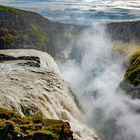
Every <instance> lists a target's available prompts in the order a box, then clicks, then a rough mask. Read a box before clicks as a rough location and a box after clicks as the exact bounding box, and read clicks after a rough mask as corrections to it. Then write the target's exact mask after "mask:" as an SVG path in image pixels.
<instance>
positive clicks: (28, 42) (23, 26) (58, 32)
mask: <svg viewBox="0 0 140 140" xmlns="http://www.w3.org/2000/svg"><path fill="white" fill-rule="evenodd" d="M87 28H88V26H76V25H67V24H61V23H56V22H51V21H49V20H48V19H47V18H44V17H43V16H41V15H39V14H37V13H34V12H29V11H24V10H19V9H16V8H12V7H7V6H2V5H1V6H0V44H1V45H0V49H29V48H30V49H36V50H40V51H45V52H48V53H49V54H51V55H52V56H53V57H54V58H56V59H58V58H59V57H61V58H64V57H63V53H62V52H63V51H64V50H65V49H67V48H65V46H66V44H70V46H72V47H76V39H77V37H78V35H79V33H81V32H82V31H83V30H85V29H87ZM106 30H107V32H108V33H109V35H110V37H111V38H112V40H119V41H120V40H121V41H125V42H128V41H130V42H131V41H133V42H140V21H128V22H113V23H108V24H106ZM67 46H68V45H67ZM74 51H75V50H74ZM74 51H73V52H74Z"/></svg>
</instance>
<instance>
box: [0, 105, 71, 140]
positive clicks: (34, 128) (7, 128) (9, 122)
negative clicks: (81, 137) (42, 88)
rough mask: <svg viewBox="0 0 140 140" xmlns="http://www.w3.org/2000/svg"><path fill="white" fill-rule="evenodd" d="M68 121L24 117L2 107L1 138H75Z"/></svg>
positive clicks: (23, 139) (0, 111) (5, 139)
mask: <svg viewBox="0 0 140 140" xmlns="http://www.w3.org/2000/svg"><path fill="white" fill-rule="evenodd" d="M72 134H73V133H72V131H71V130H70V125H69V123H68V122H64V121H60V120H51V119H42V117H40V116H35V117H32V118H31V117H30V118H29V117H23V118H21V117H20V116H19V115H18V114H16V113H14V112H12V111H9V110H7V109H4V108H0V139H1V140H21V139H22V140H74V139H73V135H72Z"/></svg>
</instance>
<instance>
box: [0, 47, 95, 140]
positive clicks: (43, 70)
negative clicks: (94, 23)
mask: <svg viewBox="0 0 140 140" xmlns="http://www.w3.org/2000/svg"><path fill="white" fill-rule="evenodd" d="M0 71H1V73H0V85H1V87H0V107H3V108H7V109H10V110H14V111H16V112H17V113H19V114H20V115H21V116H34V115H41V116H42V117H44V118H51V119H61V120H65V121H69V123H70V124H71V129H72V131H74V138H75V139H76V140H94V139H95V140H96V139H97V138H98V137H97V136H96V134H95V132H94V129H90V128H88V127H87V126H86V124H85V115H84V113H83V112H82V111H81V108H80V105H78V104H79V103H78V100H76V97H75V95H74V94H73V93H72V91H71V89H70V87H69V86H68V84H67V83H66V82H65V81H64V80H62V79H61V76H60V71H59V69H58V67H57V64H56V63H55V61H54V60H53V58H52V57H51V56H50V55H49V54H47V53H44V52H40V51H35V50H26V49H25V50H20V49H18V50H0Z"/></svg>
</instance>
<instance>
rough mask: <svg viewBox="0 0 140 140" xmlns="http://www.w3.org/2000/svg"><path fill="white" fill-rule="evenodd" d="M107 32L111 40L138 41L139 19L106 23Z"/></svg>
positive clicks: (139, 33)
mask: <svg viewBox="0 0 140 140" xmlns="http://www.w3.org/2000/svg"><path fill="white" fill-rule="evenodd" d="M107 32H108V33H109V34H110V35H111V38H112V39H113V40H122V41H125V42H131V41H133V42H140V21H125V22H124V21H123V22H112V23H108V24H107Z"/></svg>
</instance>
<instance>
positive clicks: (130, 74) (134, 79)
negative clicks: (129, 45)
mask: <svg viewBox="0 0 140 140" xmlns="http://www.w3.org/2000/svg"><path fill="white" fill-rule="evenodd" d="M124 80H127V81H129V82H130V83H131V84H133V85H135V86H138V85H139V84H140V50H138V51H136V53H134V54H133V56H132V57H131V58H130V64H129V66H128V68H127V70H126V73H125V76H124Z"/></svg>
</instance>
